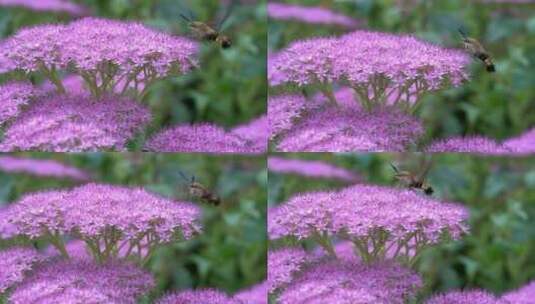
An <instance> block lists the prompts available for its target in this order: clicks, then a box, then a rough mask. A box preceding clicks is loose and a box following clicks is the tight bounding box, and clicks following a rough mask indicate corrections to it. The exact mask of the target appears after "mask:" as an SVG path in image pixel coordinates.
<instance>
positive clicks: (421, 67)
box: [270, 31, 470, 109]
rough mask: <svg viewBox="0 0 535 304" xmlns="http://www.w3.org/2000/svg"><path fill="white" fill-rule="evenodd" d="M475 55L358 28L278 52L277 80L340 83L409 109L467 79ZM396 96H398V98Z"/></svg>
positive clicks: (369, 99)
mask: <svg viewBox="0 0 535 304" xmlns="http://www.w3.org/2000/svg"><path fill="white" fill-rule="evenodd" d="M469 60H470V58H469V56H468V55H467V54H465V53H464V52H463V51H459V50H450V49H445V48H442V47H440V46H437V45H433V44H431V43H429V42H426V41H422V40H420V39H418V38H415V37H413V36H408V35H394V34H388V33H380V32H369V31H356V32H353V33H350V34H347V35H344V36H341V37H339V38H315V39H309V40H305V41H298V42H294V43H293V44H292V45H290V46H289V47H288V48H286V49H284V50H283V51H281V52H279V53H277V54H276V55H274V56H273V58H272V60H271V62H270V66H271V71H272V72H271V73H270V74H271V75H272V76H276V78H277V79H276V81H274V80H273V79H270V83H272V84H285V83H288V84H296V85H299V86H304V85H310V84H317V85H320V87H322V86H324V85H325V84H327V85H331V84H339V85H343V86H348V87H351V88H353V89H354V91H355V93H356V94H357V95H358V96H359V101H360V102H361V103H362V105H363V106H364V107H365V108H367V109H371V108H376V107H378V106H381V105H384V104H385V103H386V100H387V99H393V100H394V101H395V103H396V104H397V103H400V104H403V105H405V108H407V109H409V108H410V105H412V104H414V100H415V99H416V100H417V99H419V98H420V97H421V95H422V94H424V93H425V92H428V91H431V90H437V89H440V88H441V87H444V86H446V85H459V84H460V83H461V82H462V81H463V80H465V79H467V77H468V76H467V74H466V71H465V67H466V66H467V65H468V63H469ZM392 96H395V97H394V98H392Z"/></svg>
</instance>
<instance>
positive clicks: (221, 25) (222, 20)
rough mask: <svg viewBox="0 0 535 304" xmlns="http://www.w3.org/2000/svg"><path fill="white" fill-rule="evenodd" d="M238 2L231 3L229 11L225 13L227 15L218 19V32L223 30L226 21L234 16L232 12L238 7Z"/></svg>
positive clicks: (216, 25) (216, 27)
mask: <svg viewBox="0 0 535 304" xmlns="http://www.w3.org/2000/svg"><path fill="white" fill-rule="evenodd" d="M237 2H238V1H237V0H232V2H231V3H230V5H229V6H228V7H227V9H226V11H225V14H224V15H223V16H221V18H218V20H219V21H217V22H216V24H215V29H216V31H221V30H223V25H224V23H225V21H227V19H228V18H229V17H230V15H231V14H232V11H234V8H235V7H236V4H237Z"/></svg>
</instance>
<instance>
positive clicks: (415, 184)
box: [390, 160, 435, 195]
mask: <svg viewBox="0 0 535 304" xmlns="http://www.w3.org/2000/svg"><path fill="white" fill-rule="evenodd" d="M390 166H392V169H394V172H395V175H394V177H395V178H396V179H397V180H399V181H400V182H402V183H404V184H405V186H406V187H407V188H409V189H418V190H422V191H423V193H425V194H426V195H432V194H433V192H435V190H434V189H433V187H431V186H430V185H429V184H427V182H426V181H425V179H426V176H427V173H428V172H429V169H430V168H431V160H429V161H428V162H426V163H424V164H423V168H422V169H423V170H422V171H421V172H420V173H419V174H415V173H413V172H409V171H400V170H398V168H397V167H396V166H394V165H393V164H392V163H391V164H390Z"/></svg>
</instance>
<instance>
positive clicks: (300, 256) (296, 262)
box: [268, 248, 309, 293]
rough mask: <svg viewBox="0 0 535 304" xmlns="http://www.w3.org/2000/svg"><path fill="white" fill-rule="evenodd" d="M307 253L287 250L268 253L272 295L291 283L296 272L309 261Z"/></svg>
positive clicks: (291, 249)
mask: <svg viewBox="0 0 535 304" xmlns="http://www.w3.org/2000/svg"><path fill="white" fill-rule="evenodd" d="M308 259H309V258H308V257H307V254H306V252H305V251H303V250H301V249H293V248H285V249H279V250H270V251H269V252H268V291H269V292H270V293H272V292H274V291H275V290H277V289H279V288H281V287H283V286H285V285H286V284H288V283H290V282H291V281H292V279H293V276H294V274H295V273H296V272H299V270H300V269H301V267H302V266H303V265H304V264H305V263H306V262H307V261H308Z"/></svg>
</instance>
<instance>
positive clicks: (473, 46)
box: [459, 30, 496, 73]
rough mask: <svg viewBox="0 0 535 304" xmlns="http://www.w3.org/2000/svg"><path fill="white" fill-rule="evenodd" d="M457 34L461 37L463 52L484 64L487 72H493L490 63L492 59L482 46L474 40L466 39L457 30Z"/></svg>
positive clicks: (494, 69)
mask: <svg viewBox="0 0 535 304" xmlns="http://www.w3.org/2000/svg"><path fill="white" fill-rule="evenodd" d="M459 32H460V33H461V35H462V36H463V46H464V48H465V50H466V51H467V52H468V53H470V54H471V55H472V56H474V57H475V58H477V59H479V60H481V61H482V62H483V64H485V68H486V70H487V72H491V73H492V72H495V71H496V68H495V66H494V63H493V62H492V58H491V56H490V54H489V52H488V51H487V50H486V49H485V48H484V47H483V45H482V44H481V43H480V42H479V41H477V40H476V39H474V38H470V37H467V36H466V34H465V33H464V32H463V31H461V30H459Z"/></svg>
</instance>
